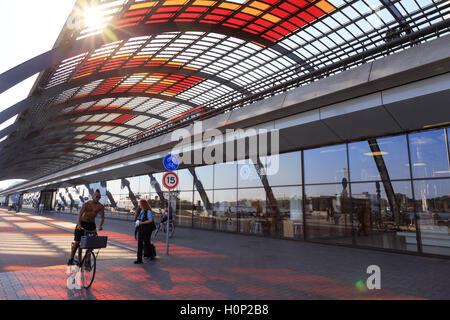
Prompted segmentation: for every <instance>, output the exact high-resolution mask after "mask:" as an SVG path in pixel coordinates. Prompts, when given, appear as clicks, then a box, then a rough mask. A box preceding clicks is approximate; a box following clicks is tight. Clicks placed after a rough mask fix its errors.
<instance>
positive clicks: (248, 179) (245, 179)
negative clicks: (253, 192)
mask: <svg viewBox="0 0 450 320" xmlns="http://www.w3.org/2000/svg"><path fill="white" fill-rule="evenodd" d="M262 166H263V164H262V162H261V159H260V160H259V162H256V163H253V161H252V160H251V159H247V160H240V161H238V187H239V188H246V187H262V186H263V184H262V181H261V176H260V174H261V173H262V172H263V170H262Z"/></svg>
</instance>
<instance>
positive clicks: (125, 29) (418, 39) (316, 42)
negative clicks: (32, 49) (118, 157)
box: [0, 0, 450, 179]
mask: <svg viewBox="0 0 450 320" xmlns="http://www.w3.org/2000/svg"><path fill="white" fill-rule="evenodd" d="M92 3H95V4H94V5H93V4H92ZM92 3H91V4H90V6H91V8H92V7H95V8H96V10H97V12H98V16H97V20H98V21H97V22H96V23H95V25H92V26H86V27H83V28H81V29H79V30H73V29H70V28H68V27H66V28H64V29H63V31H62V33H61V36H60V39H59V40H58V42H57V44H56V45H55V46H65V47H68V48H69V49H68V50H67V55H66V56H64V58H63V59H62V60H61V61H58V62H57V63H56V64H55V65H54V66H53V67H52V68H49V69H47V70H45V71H44V72H42V73H41V76H40V77H39V79H38V81H37V83H36V85H35V89H34V91H33V92H32V96H34V97H35V100H33V103H32V105H30V107H29V108H28V110H27V111H26V112H24V113H22V115H21V117H20V122H18V123H16V125H17V128H18V129H17V130H16V132H14V133H13V134H11V135H10V136H9V137H8V139H7V140H5V141H3V142H1V143H0V146H1V147H2V148H3V149H4V150H5V151H7V152H4V153H3V155H1V156H0V162H1V163H2V168H3V170H2V172H1V173H2V175H4V176H5V177H6V176H14V177H19V176H21V177H26V178H28V179H33V178H37V177H39V176H43V175H46V174H48V173H51V172H54V171H55V170H59V169H62V168H65V167H68V166H71V165H73V164H75V163H79V162H80V161H85V160H87V159H92V158H93V157H96V156H99V155H102V154H105V153H106V152H111V151H113V150H117V148H122V147H124V146H126V145H129V144H130V143H137V142H139V141H142V139H149V138H151V137H152V136H155V135H157V134H161V133H163V132H166V131H167V130H170V129H171V128H174V127H176V126H178V125H185V124H186V123H187V122H189V121H193V120H195V119H201V118H205V117H209V116H212V115H214V114H217V113H220V112H226V111H227V110H230V109H233V108H237V107H241V106H244V105H246V104H250V103H252V102H254V101H256V100H260V99H263V98H265V97H268V96H271V95H273V94H276V93H278V92H281V91H286V90H289V89H291V88H294V87H298V86H302V85H304V84H307V83H310V82H312V81H316V80H318V79H320V78H323V77H326V76H329V75H332V74H335V73H338V72H340V71H342V70H346V69H349V68H352V67H355V66H358V65H361V64H363V63H366V62H369V61H373V60H375V59H377V58H379V57H382V56H385V55H388V54H391V53H394V52H398V51H401V50H404V49H405V48H408V47H411V46H414V45H417V44H418V43H422V42H425V41H428V40H431V39H434V38H436V37H438V36H441V35H444V34H447V33H448V32H449V30H450V23H449V18H450V1H447V0H441V1H438V0H420V1H417V0H319V1H317V0H315V1H314V0H218V1H210V0H161V1H143V0H128V1H127V0H117V1H111V0H100V1H92ZM84 6H86V1H84V2H81V1H79V2H78V3H77V5H76V6H75V8H74V10H73V14H79V11H80V8H82V10H83V7H84ZM72 48H73V49H72ZM22 151H23V152H22ZM25 151H26V152H25ZM18 155H19V156H18Z"/></svg>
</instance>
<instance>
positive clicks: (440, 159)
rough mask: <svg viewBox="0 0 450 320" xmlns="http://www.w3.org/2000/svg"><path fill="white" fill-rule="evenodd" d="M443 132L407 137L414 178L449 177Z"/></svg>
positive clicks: (447, 155)
mask: <svg viewBox="0 0 450 320" xmlns="http://www.w3.org/2000/svg"><path fill="white" fill-rule="evenodd" d="M445 135H446V134H445V131H444V130H442V129H441V130H434V131H425V132H419V133H414V134H411V135H409V144H410V148H411V162H412V172H413V177H414V178H416V179H417V178H434V177H437V178H441V177H448V176H450V168H449V154H448V144H446V142H445Z"/></svg>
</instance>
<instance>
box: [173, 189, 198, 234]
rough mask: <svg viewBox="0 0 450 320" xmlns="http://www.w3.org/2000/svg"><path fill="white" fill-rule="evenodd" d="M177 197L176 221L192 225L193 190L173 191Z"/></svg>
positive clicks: (179, 223) (188, 225) (184, 224)
mask: <svg viewBox="0 0 450 320" xmlns="http://www.w3.org/2000/svg"><path fill="white" fill-rule="evenodd" d="M171 194H172V195H173V196H174V197H176V199H177V200H176V206H177V207H176V208H175V209H174V211H175V212H176V215H175V221H176V223H177V224H178V225H181V226H187V227H192V207H193V203H192V191H179V192H173V193H171Z"/></svg>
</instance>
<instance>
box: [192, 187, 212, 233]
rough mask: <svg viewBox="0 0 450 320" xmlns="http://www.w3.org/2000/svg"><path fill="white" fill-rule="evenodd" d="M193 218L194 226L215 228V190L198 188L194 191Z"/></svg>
mask: <svg viewBox="0 0 450 320" xmlns="http://www.w3.org/2000/svg"><path fill="white" fill-rule="evenodd" d="M193 219H194V227H197V228H202V229H213V228H214V220H215V219H214V216H213V191H205V190H202V191H200V190H198V191H195V192H194V204H193Z"/></svg>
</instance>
